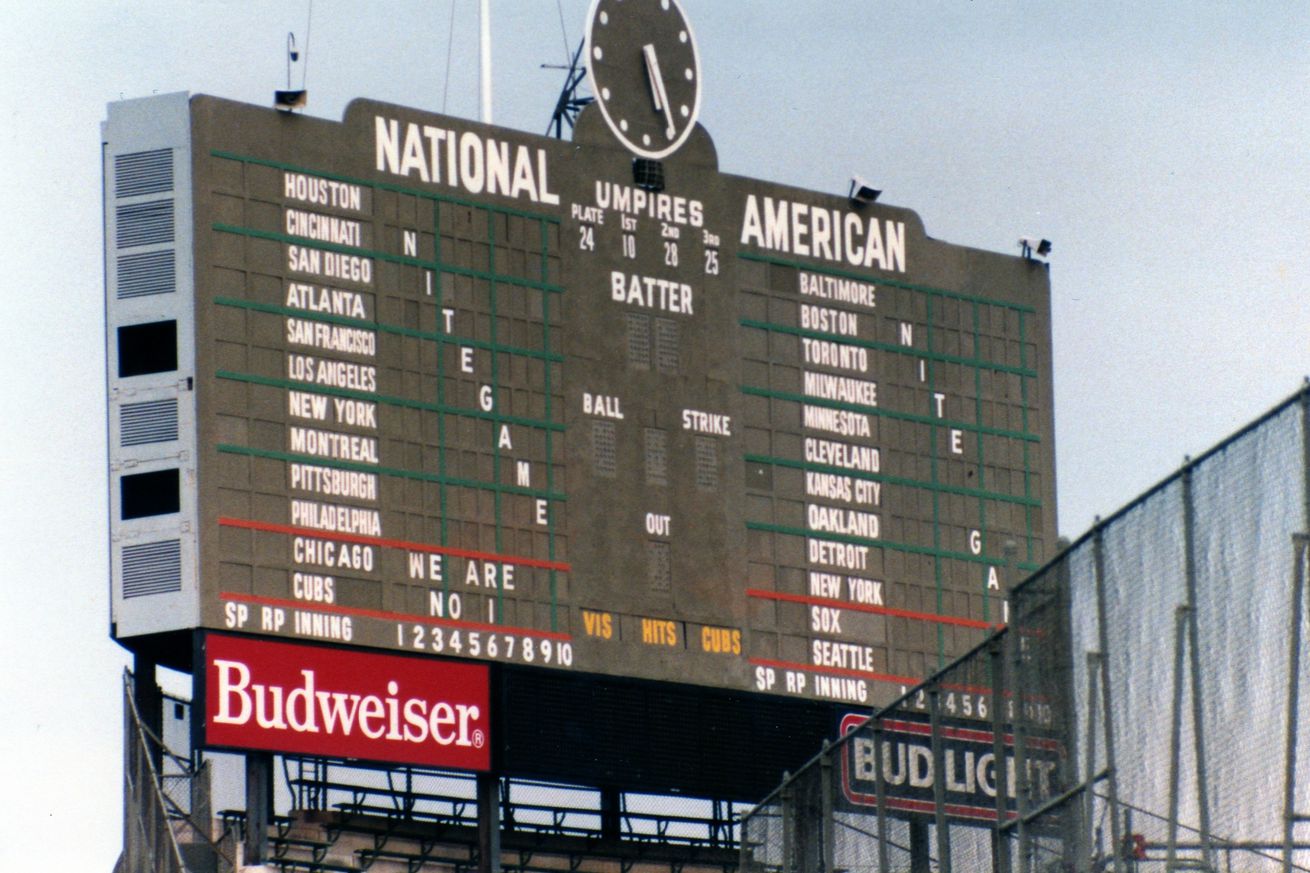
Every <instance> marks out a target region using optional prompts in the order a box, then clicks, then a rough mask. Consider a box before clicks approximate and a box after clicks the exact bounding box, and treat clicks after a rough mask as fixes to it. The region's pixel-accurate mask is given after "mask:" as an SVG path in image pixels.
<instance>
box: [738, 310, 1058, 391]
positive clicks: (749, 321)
mask: <svg viewBox="0 0 1310 873" xmlns="http://www.w3.org/2000/svg"><path fill="white" fill-rule="evenodd" d="M738 323H739V324H740V325H741V326H742V327H752V328H756V329H757V330H767V331H770V332H772V333H788V334H793V335H795V336H803V337H807V338H809V339H823V340H829V341H832V342H837V343H841V344H842V345H848V346H860V347H862V348H866V349H872V350H874V351H879V352H892V353H893V354H897V355H907V356H909V357H915V358H920V359H927V360H932V361H940V362H942V363H945V364H959V365H961V366H964V367H981V368H982V369H985V370H995V371H997V372H1000V373H1013V374H1015V375H1018V376H1030V377H1036V375H1037V373H1036V372H1035V371H1033V370H1025V369H1023V368H1021V367H1012V366H1009V365H1008V364H997V363H994V362H992V361H984V360H983V359H982V358H981V357H980V356H978V352H977V344H976V343H975V351H974V355H975V357H973V358H962V357H959V356H957V355H944V354H935V353H931V352H927V353H924V352H915V351H913V346H910V347H909V348H908V349H907V347H906V346H902V345H900V344H898V343H883V342H876V341H874V340H865V339H859V338H858V337H848V336H843V335H841V334H836V333H825V332H823V331H818V330H807V329H805V328H801V327H791V326H789V325H784V324H773V323H772V322H768V321H758V320H756V319H753V318H743V319H741V320H740V321H739V322H738ZM976 339H977V337H976V336H975V340H976Z"/></svg>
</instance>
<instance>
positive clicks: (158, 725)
mask: <svg viewBox="0 0 1310 873" xmlns="http://www.w3.org/2000/svg"><path fill="white" fill-rule="evenodd" d="M157 666H158V665H157V663H156V662H155V659H154V658H151V657H150V656H148V655H145V654H142V653H141V652H139V651H138V652H135V653H134V655H133V660H132V702H133V703H134V704H135V705H136V712H137V715H138V716H139V717H140V719H141V724H142V725H143V726H144V727H145V729H146V730H147V731H148V732H149V735H150V737H151V739H152V740H153V742H148V743H146V748H147V750H148V751H149V754H150V761H151V763H152V764H154V767H155V770H156V771H158V770H159V765H160V763H161V762H162V761H163V744H162V739H163V736H164V693H163V691H161V690H160V688H159V682H158V680H157V679H156V678H155V668H156V667H157Z"/></svg>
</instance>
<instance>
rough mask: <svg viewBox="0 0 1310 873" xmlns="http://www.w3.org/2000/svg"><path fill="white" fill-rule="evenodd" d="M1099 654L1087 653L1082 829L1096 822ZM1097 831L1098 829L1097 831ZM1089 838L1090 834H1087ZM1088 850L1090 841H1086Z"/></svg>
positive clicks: (1098, 845) (1086, 859) (1085, 856)
mask: <svg viewBox="0 0 1310 873" xmlns="http://www.w3.org/2000/svg"><path fill="white" fill-rule="evenodd" d="M1100 675H1101V653H1100V652H1088V653H1087V751H1086V753H1085V754H1086V757H1085V759H1084V760H1085V761H1086V766H1085V767H1084V769H1083V780H1084V781H1083V785H1084V789H1083V827H1084V829H1086V828H1090V827H1091V826H1092V822H1094V821H1096V810H1095V808H1094V807H1095V804H1096V791H1095V790H1094V789H1095V787H1096V720H1097V717H1098V716H1099V711H1098V710H1099V704H1098V702H1097V697H1098V694H1099V692H1100V683H1099V677H1100ZM1098 830H1099V829H1098ZM1087 836H1088V837H1090V834H1087ZM1088 843H1089V846H1088V847H1089V848H1090V840H1089V841H1088ZM1096 848H1097V850H1098V851H1099V850H1100V848H1101V841H1100V839H1099V837H1098V839H1097V841H1096ZM1090 856H1091V852H1090V851H1089V852H1085V853H1084V854H1083V863H1084V864H1087V863H1088V862H1089V860H1090Z"/></svg>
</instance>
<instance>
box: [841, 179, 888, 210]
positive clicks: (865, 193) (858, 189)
mask: <svg viewBox="0 0 1310 873" xmlns="http://www.w3.org/2000/svg"><path fill="white" fill-rule="evenodd" d="M881 194H882V191H880V190H878V189H877V188H875V187H873V186H872V185H870V184H869V183H868V182H866V181H864V177H863V176H852V177H851V193H850V194H849V195H848V196H849V197H850V199H851V205H852V206H855V207H857V208H858V207H860V206H864V205H866V204H869V203H873V202H874V201H875V200H877V199H878V197H879V195H881Z"/></svg>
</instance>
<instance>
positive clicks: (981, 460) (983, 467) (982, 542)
mask: <svg viewBox="0 0 1310 873" xmlns="http://www.w3.org/2000/svg"><path fill="white" fill-rule="evenodd" d="M981 317H982V314H981V313H980V312H979V310H978V304H977V303H975V304H974V305H973V356H974V357H975V358H981V357H982V338H981V336H980V335H979V334H980V330H979V321H980V320H981ZM982 403H983V401H982V370H981V369H979V368H977V367H975V368H974V371H973V404H974V406H973V414H974V418H975V419H977V421H978V424H980V425H981V424H982V420H983V406H982ZM977 444H978V487H979V488H980V489H986V487H987V462H986V452H985V451H984V448H983V435H982V434H981V433H980V434H978V443H977ZM987 533H988V531H987V501H986V500H984V499H982V498H981V497H979V498H978V545H979V548H980V549H981V550H982V551H983V552H986V551H987ZM982 605H983V621H991V620H992V599H991V595H990V593H989V592H988V590H987V574H986V573H984V574H983V584H982Z"/></svg>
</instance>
